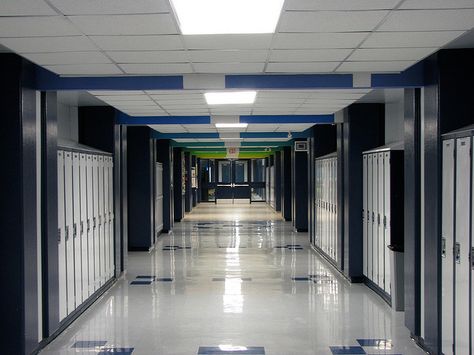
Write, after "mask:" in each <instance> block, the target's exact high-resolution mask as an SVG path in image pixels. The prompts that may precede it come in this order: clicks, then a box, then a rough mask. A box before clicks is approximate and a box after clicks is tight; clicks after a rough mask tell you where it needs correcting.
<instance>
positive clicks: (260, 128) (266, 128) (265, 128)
mask: <svg viewBox="0 0 474 355" xmlns="http://www.w3.org/2000/svg"><path fill="white" fill-rule="evenodd" d="M275 128H277V126H276V125H275V124H268V125H253V124H249V125H248V127H247V132H274V131H275Z"/></svg>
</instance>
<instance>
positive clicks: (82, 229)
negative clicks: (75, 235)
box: [81, 221, 84, 235]
mask: <svg viewBox="0 0 474 355" xmlns="http://www.w3.org/2000/svg"><path fill="white" fill-rule="evenodd" d="M83 234H84V221H81V235H83Z"/></svg>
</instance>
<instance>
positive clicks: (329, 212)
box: [327, 159, 332, 258]
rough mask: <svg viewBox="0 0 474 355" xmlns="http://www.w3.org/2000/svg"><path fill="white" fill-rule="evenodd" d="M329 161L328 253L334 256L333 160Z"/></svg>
mask: <svg viewBox="0 0 474 355" xmlns="http://www.w3.org/2000/svg"><path fill="white" fill-rule="evenodd" d="M327 162H328V206H327V207H328V221H327V225H328V255H329V256H330V257H331V258H332V207H331V204H332V199H331V197H332V162H331V159H328V160H327Z"/></svg>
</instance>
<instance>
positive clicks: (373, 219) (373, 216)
mask: <svg viewBox="0 0 474 355" xmlns="http://www.w3.org/2000/svg"><path fill="white" fill-rule="evenodd" d="M373 223H375V213H374V212H372V224H373Z"/></svg>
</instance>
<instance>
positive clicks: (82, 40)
mask: <svg viewBox="0 0 474 355" xmlns="http://www.w3.org/2000/svg"><path fill="white" fill-rule="evenodd" d="M0 43H2V44H3V45H4V46H6V47H8V48H10V49H11V50H12V51H15V52H17V53H38V52H42V53H51V52H83V51H96V50H97V47H96V46H94V44H93V43H92V42H91V41H90V40H89V39H88V38H87V37H84V36H70V37H22V38H0Z"/></svg>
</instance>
